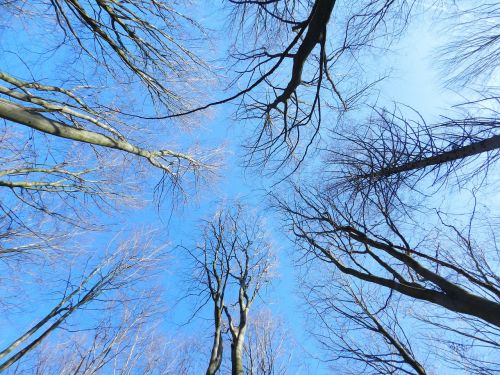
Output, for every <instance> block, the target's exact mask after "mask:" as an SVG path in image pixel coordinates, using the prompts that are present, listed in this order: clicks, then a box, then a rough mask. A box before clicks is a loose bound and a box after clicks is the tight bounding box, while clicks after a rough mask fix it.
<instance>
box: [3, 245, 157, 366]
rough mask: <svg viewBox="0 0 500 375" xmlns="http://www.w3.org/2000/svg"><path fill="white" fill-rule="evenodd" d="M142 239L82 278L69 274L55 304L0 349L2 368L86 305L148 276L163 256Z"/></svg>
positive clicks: (32, 348)
mask: <svg viewBox="0 0 500 375" xmlns="http://www.w3.org/2000/svg"><path fill="white" fill-rule="evenodd" d="M142 242H143V241H141V240H140V239H139V238H136V239H135V240H131V241H128V242H125V243H123V244H122V245H120V246H119V247H118V249H117V250H116V251H115V252H114V253H111V254H108V256H104V257H103V259H102V261H101V262H99V263H98V264H97V265H96V266H95V267H94V268H93V269H91V270H90V272H88V273H86V274H84V275H82V276H81V278H74V277H70V278H68V279H67V281H66V285H65V287H64V289H63V291H62V292H61V293H62V295H61V298H60V300H59V302H58V303H57V304H56V305H55V306H54V308H53V309H52V310H51V311H49V312H48V313H47V314H46V315H45V316H43V317H41V318H40V319H39V320H38V321H37V322H36V323H35V324H34V325H33V326H32V327H30V328H29V329H28V330H26V331H25V332H24V333H23V334H22V335H20V336H19V337H18V338H16V339H14V340H13V341H12V342H11V343H10V344H8V345H7V346H6V347H5V348H4V349H3V350H2V351H1V352H0V360H2V363H1V364H0V371H4V370H6V369H8V368H9V367H11V366H12V365H13V364H14V363H16V362H18V361H19V360H20V359H22V358H23V357H24V356H26V355H27V354H29V353H30V352H31V351H33V350H34V349H35V348H36V347H37V346H38V345H40V344H41V343H42V342H43V341H44V340H45V339H46V338H47V337H48V336H49V335H50V334H51V333H52V332H53V331H55V330H56V329H58V328H59V327H61V325H63V324H64V323H65V322H66V321H67V320H68V319H69V318H70V317H71V316H73V315H74V314H75V313H77V312H78V311H80V310H82V309H85V307H86V306H87V305H91V304H95V303H96V301H99V300H105V299H106V298H111V297H112V293H118V291H120V290H123V289H124V288H125V287H126V286H128V287H130V286H132V285H133V284H134V283H136V282H137V281H138V280H141V279H144V278H145V277H147V276H148V270H149V269H150V268H151V266H152V265H154V264H155V263H157V262H158V261H159V260H160V259H161V257H159V253H158V250H157V249H156V250H155V249H145V248H143V245H146V246H147V245H148V244H149V243H148V242H144V243H142ZM143 297H144V298H147V296H143ZM136 298H140V296H139V297H137V296H136Z"/></svg>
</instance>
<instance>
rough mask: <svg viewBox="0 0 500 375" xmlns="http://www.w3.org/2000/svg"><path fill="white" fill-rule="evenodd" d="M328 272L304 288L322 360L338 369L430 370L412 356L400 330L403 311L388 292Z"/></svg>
mask: <svg viewBox="0 0 500 375" xmlns="http://www.w3.org/2000/svg"><path fill="white" fill-rule="evenodd" d="M325 271H327V270H325ZM327 272H328V271H327ZM327 275H328V276H326V277H320V278H319V280H314V281H312V282H311V285H308V287H307V288H306V290H305V291H303V292H302V294H303V295H304V298H305V299H306V301H307V303H308V306H310V307H311V310H312V311H310V312H309V313H308V314H307V315H308V316H311V318H312V319H311V321H312V322H313V323H311V324H310V325H311V326H312V328H310V330H311V333H312V335H313V336H314V337H315V338H316V339H317V340H318V342H319V343H320V346H321V348H322V349H323V351H324V354H323V355H321V356H320V358H321V359H322V360H323V361H324V362H326V363H329V364H330V365H331V367H332V368H334V369H336V370H337V371H341V372H342V373H353V374H355V373H365V372H367V371H375V373H380V374H382V373H383V374H396V373H402V374H403V373H404V374H415V373H416V374H426V373H428V372H427V371H426V369H425V368H424V366H423V365H422V364H421V363H420V362H419V361H418V360H417V359H416V356H415V353H414V351H413V349H412V342H411V340H410V339H409V337H408V336H409V335H408V334H407V333H406V332H405V329H403V326H404V325H403V322H404V319H403V317H402V314H401V311H400V310H402V309H401V308H400V306H399V305H398V303H396V301H395V300H394V296H393V295H392V294H389V295H387V296H386V295H384V296H382V295H380V293H379V294H378V295H377V294H376V293H374V292H375V289H373V288H371V289H370V288H366V289H365V290H363V289H362V288H359V287H357V286H356V285H355V284H356V283H355V282H354V280H352V279H349V278H342V277H336V276H335V274H334V273H327ZM384 297H385V298H384Z"/></svg>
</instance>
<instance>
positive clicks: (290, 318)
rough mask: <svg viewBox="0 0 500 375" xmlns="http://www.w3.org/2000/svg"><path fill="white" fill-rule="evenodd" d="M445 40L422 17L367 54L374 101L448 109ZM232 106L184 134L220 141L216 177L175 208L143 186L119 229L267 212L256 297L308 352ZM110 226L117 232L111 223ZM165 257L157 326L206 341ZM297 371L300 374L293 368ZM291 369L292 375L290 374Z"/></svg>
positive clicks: (208, 14)
mask: <svg viewBox="0 0 500 375" xmlns="http://www.w3.org/2000/svg"><path fill="white" fill-rule="evenodd" d="M200 12H201V13H202V14H201V18H202V19H204V20H205V23H206V24H205V26H208V27H210V28H214V29H216V30H222V31H218V35H220V36H221V38H220V39H219V40H217V41H216V42H215V44H216V48H217V49H218V50H219V51H218V53H221V54H222V55H223V54H224V52H225V49H226V47H227V44H226V43H227V41H228V39H227V38H226V37H225V36H224V27H225V25H223V24H222V23H221V19H223V18H224V17H223V15H222V12H220V13H219V11H215V10H214V9H208V7H202V9H201V11H200ZM26 35H27V34H26ZM7 36H8V35H4V38H2V42H3V40H5V39H7V38H6V37H7ZM444 40H445V37H444V34H443V33H442V30H439V29H438V28H437V27H436V26H433V25H432V24H431V22H428V21H425V20H424V21H422V22H413V23H412V24H411V26H410V29H409V30H408V32H407V33H406V34H405V36H404V37H403V38H402V39H401V40H400V41H399V42H398V43H397V44H394V45H393V46H392V48H391V52H390V53H384V54H383V56H378V57H376V58H373V56H369V57H368V56H367V57H366V60H367V61H366V65H365V72H366V75H367V79H369V77H371V78H373V79H376V78H378V77H379V76H380V75H381V74H384V73H385V72H386V71H387V70H388V68H389V67H390V68H391V69H392V71H391V77H390V78H388V79H386V80H385V81H384V82H382V83H381V84H380V85H379V86H378V90H379V99H378V104H382V103H387V105H390V104H391V103H392V101H398V102H402V103H408V104H411V105H412V106H413V107H414V108H415V109H417V110H419V111H420V112H421V113H422V114H423V115H424V116H430V117H432V116H435V115H437V114H439V113H441V110H442V109H443V108H448V107H449V104H450V102H455V101H456V100H457V97H456V95H454V94H453V93H451V92H450V91H449V90H447V89H445V88H444V87H443V84H442V80H441V79H440V73H439V71H438V70H437V67H438V66H437V63H436V61H435V57H433V56H434V55H433V52H434V49H435V47H437V46H438V45H439V44H440V43H442V42H444ZM16 43H20V44H22V45H23V48H28V49H30V47H32V48H33V49H36V48H38V46H36V45H32V44H30V41H29V37H25V38H21V37H18V38H17V39H16ZM207 57H209V56H207ZM1 61H2V62H4V61H8V62H10V63H11V64H10V66H8V68H9V69H8V71H10V73H11V74H16V66H17V67H18V69H19V70H18V71H19V72H20V71H23V66H21V65H20V64H19V60H18V59H16V58H5V57H3V58H2V60H1ZM219 62H220V61H219ZM222 63H224V62H222ZM18 64H19V65H18ZM53 68H54V66H51V67H48V66H46V71H45V69H44V72H43V74H44V75H46V76H47V77H50V76H51V75H53V74H57V72H56V71H54V70H53ZM37 73H40V72H37ZM218 95H220V96H223V95H224V94H221V93H219V94H218ZM218 98H219V97H217V98H210V99H211V100H213V99H218ZM233 110H234V105H233V104H230V105H226V106H221V107H217V108H214V109H213V112H214V114H213V118H212V119H210V120H207V121H206V122H204V124H203V125H202V126H201V127H200V129H195V130H193V132H192V133H191V134H190V136H189V137H190V138H189V139H190V140H192V139H195V140H196V139H197V140H198V141H199V142H200V143H203V144H205V145H208V146H217V145H220V144H225V145H226V148H225V156H224V164H223V166H222V167H221V169H220V170H219V171H218V172H217V175H218V176H217V178H216V179H215V181H213V182H211V183H209V184H205V183H202V184H201V185H200V186H199V187H198V189H197V192H196V193H195V195H194V196H192V197H190V198H188V199H187V201H186V203H182V204H180V205H175V207H173V205H172V204H171V201H169V200H170V199H171V198H170V197H166V198H165V200H164V201H163V202H162V203H161V204H160V205H159V206H157V205H156V204H155V203H154V196H153V194H152V192H151V191H150V192H149V194H147V195H146V197H144V198H145V199H146V200H149V201H150V202H151V204H148V205H147V206H146V207H145V208H142V209H140V210H137V209H124V210H122V214H121V217H120V231H121V232H127V231H131V230H132V229H135V228H137V227H138V226H142V225H144V226H153V227H157V228H158V230H159V231H160V232H161V236H160V238H161V240H162V241H168V242H169V243H170V244H171V245H172V248H174V247H175V246H176V245H185V246H189V245H190V244H193V243H194V242H196V239H197V234H198V233H199V231H198V230H197V228H198V226H199V222H200V218H207V217H209V216H210V215H211V213H212V212H213V210H214V208H215V205H216V203H217V202H218V201H220V200H224V199H235V198H239V199H242V200H243V201H244V202H245V203H247V204H248V205H249V206H251V207H254V208H255V209H257V210H262V211H263V212H265V213H266V220H267V221H268V223H269V231H270V232H271V233H272V236H273V239H274V242H275V243H276V244H277V248H278V250H277V251H278V253H279V255H280V257H279V258H280V260H279V264H280V266H279V271H278V274H279V277H278V279H277V280H276V282H275V284H274V286H273V288H272V290H270V291H269V293H268V295H267V296H266V298H265V301H264V302H262V306H263V307H265V308H267V309H270V310H271V311H272V312H273V313H275V314H276V315H277V316H278V317H280V318H281V319H283V320H284V321H286V326H287V327H289V329H290V332H291V335H292V337H294V338H295V340H296V341H297V342H301V343H302V344H303V349H302V348H297V355H298V356H301V355H302V350H305V351H308V352H310V353H312V354H314V352H315V351H316V349H315V345H314V343H313V341H312V340H311V339H310V338H308V337H307V333H306V332H305V330H304V328H305V321H304V319H305V318H304V315H303V313H302V311H301V300H300V298H299V297H298V296H297V294H296V288H297V280H296V278H297V276H298V274H297V271H296V270H295V268H294V267H293V265H292V260H293V255H294V249H293V244H292V243H291V242H290V241H289V240H288V239H287V238H286V235H285V234H284V233H283V231H282V229H283V228H281V227H280V226H281V223H280V221H279V220H278V219H277V218H276V216H275V214H274V213H273V212H272V211H271V210H269V209H268V208H267V201H266V193H267V191H269V190H270V189H274V187H273V183H275V179H274V178H273V176H262V175H260V174H259V173H258V171H255V170H251V169H245V168H244V166H243V164H244V155H243V152H242V148H241V144H242V143H244V141H245V139H246V136H247V135H248V133H249V130H248V129H249V128H250V127H251V125H252V124H248V123H240V122H236V121H235V120H234V116H233ZM353 118H356V116H355V115H354V117H353ZM180 142H182V140H180ZM306 169H307V168H306ZM304 178H307V174H304ZM113 220H114V218H105V219H104V221H109V222H112V221H113ZM115 230H117V231H118V228H116V229H115ZM111 236H112V234H106V235H103V237H102V238H100V239H99V240H98V241H96V242H97V244H104V243H105V242H106V241H107V240H108V239H109V238H110V237H111ZM171 256H172V258H171V259H170V261H169V263H168V264H169V267H171V272H169V273H167V274H166V275H165V276H164V277H163V282H164V287H165V293H166V295H165V297H166V304H167V306H171V308H172V309H171V310H170V311H169V315H168V316H165V321H164V323H163V328H164V329H165V331H166V332H172V331H173V332H176V334H179V335H182V334H185V333H186V334H188V335H196V334H197V332H200V331H201V332H203V333H204V336H205V337H204V339H206V340H207V341H208V340H209V339H210V337H209V336H210V322H208V321H207V320H206V317H207V316H210V310H207V309H205V310H203V311H201V312H200V314H199V317H198V318H197V319H195V320H194V321H193V322H192V323H190V324H189V325H183V323H186V317H188V316H189V315H190V314H191V312H192V305H191V301H189V300H187V301H185V302H183V303H180V304H175V301H176V300H178V299H179V298H180V297H182V295H181V294H180V292H182V288H179V284H180V283H181V282H182V279H183V277H184V276H185V275H182V274H179V273H180V272H182V271H183V270H184V269H185V258H186V254H184V253H183V252H182V251H181V250H179V249H176V250H173V251H171ZM34 290H35V292H36V293H39V292H41V291H37V290H36V287H34ZM39 297H41V300H44V299H45V298H46V297H45V296H44V295H43V294H40V295H39ZM48 306H50V304H49V303H43V302H41V303H39V304H37V305H36V307H35V306H34V307H33V309H32V310H33V311H32V312H31V313H30V314H24V315H23V317H22V318H21V319H20V320H18V321H16V322H15V323H14V322H13V321H12V320H10V319H9V320H4V319H0V331H1V332H3V337H4V338H5V337H6V334H5V332H8V333H7V336H8V335H9V334H10V333H13V332H16V330H17V329H18V327H26V326H27V324H29V322H30V320H31V319H34V318H35V317H36V316H37V315H38V314H41V313H42V312H43V311H44V310H45V311H46V308H47V307H48ZM78 319H81V320H85V316H84V315H83V314H79V317H78ZM310 363H311V366H312V368H314V370H313V372H311V373H315V374H322V373H325V374H326V373H329V371H328V369H327V368H325V367H324V366H323V365H321V364H319V363H317V362H316V361H314V360H311V362H310ZM316 366H318V367H316ZM298 372H299V373H300V370H298ZM290 373H293V371H291V372H290Z"/></svg>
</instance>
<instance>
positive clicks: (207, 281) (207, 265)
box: [190, 203, 273, 375]
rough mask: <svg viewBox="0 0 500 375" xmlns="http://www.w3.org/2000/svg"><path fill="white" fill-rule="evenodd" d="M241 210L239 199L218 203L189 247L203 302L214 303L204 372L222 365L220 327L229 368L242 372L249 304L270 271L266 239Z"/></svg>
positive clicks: (268, 247)
mask: <svg viewBox="0 0 500 375" xmlns="http://www.w3.org/2000/svg"><path fill="white" fill-rule="evenodd" d="M246 210H248V209H246V208H245V207H244V206H242V205H241V204H239V203H236V204H235V206H234V207H227V208H221V209H220V211H219V212H217V213H216V215H215V217H214V219H213V220H212V221H208V222H207V223H206V227H205V229H204V232H203V239H202V241H201V244H200V245H198V246H197V247H196V249H194V250H192V251H190V254H191V256H192V257H193V259H194V261H195V262H194V268H195V275H196V280H194V282H195V283H196V285H194V288H197V289H200V290H201V291H202V292H205V294H206V296H204V297H205V302H204V303H210V305H213V306H211V307H212V309H213V317H214V321H213V323H214V334H213V336H214V338H213V345H212V349H211V355H210V360H209V365H208V368H207V372H206V373H207V374H215V373H217V371H218V370H219V368H220V366H221V363H222V359H223V348H224V338H223V335H224V332H225V331H228V332H229V335H230V344H231V351H230V352H231V373H232V374H234V375H242V374H244V373H246V372H244V351H245V337H246V332H247V329H248V326H249V324H250V322H249V319H250V308H251V307H252V305H253V303H254V302H255V299H256V298H257V297H258V296H259V295H260V293H262V291H263V289H264V288H265V287H266V285H267V284H268V283H269V282H270V280H271V276H272V268H273V255H272V252H271V244H270V243H269V241H268V240H267V238H266V233H265V232H264V229H263V226H262V224H261V223H260V222H259V221H258V218H254V217H251V216H250V215H248V213H246V212H245V211H246ZM256 220H257V221H256ZM269 366H271V364H268V365H267V366H266V367H269Z"/></svg>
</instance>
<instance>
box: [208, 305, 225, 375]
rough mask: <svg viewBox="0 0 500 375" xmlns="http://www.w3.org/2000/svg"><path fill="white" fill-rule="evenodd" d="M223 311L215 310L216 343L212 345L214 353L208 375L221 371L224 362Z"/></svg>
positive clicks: (211, 356)
mask: <svg viewBox="0 0 500 375" xmlns="http://www.w3.org/2000/svg"><path fill="white" fill-rule="evenodd" d="M221 314H222V312H221V310H219V309H217V308H216V309H215V333H214V343H213V345H212V353H211V354H210V362H209V364H208V369H207V373H206V375H215V374H216V373H217V371H219V368H220V365H221V362H222V351H223V345H222V332H221V326H222V317H221Z"/></svg>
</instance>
